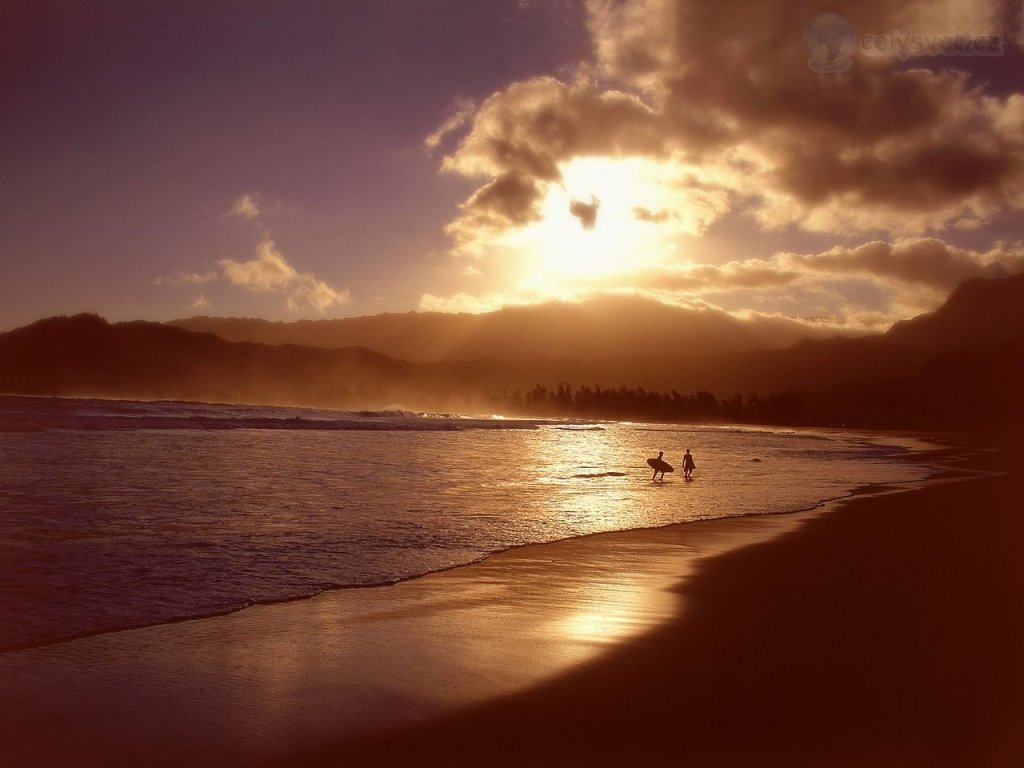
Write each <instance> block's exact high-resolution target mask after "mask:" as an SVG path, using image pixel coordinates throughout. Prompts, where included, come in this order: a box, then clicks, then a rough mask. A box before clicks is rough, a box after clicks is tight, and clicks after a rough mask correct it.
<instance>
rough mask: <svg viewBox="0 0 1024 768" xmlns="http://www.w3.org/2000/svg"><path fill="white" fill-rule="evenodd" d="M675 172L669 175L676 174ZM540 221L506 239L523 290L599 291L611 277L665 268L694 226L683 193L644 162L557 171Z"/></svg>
mask: <svg viewBox="0 0 1024 768" xmlns="http://www.w3.org/2000/svg"><path fill="white" fill-rule="evenodd" d="M677 170H678V169H673V173H675V172H676V171H677ZM561 172H562V177H563V182H562V183H561V184H552V185H551V186H550V188H549V190H548V193H547V196H546V197H545V199H544V201H543V203H542V205H541V216H542V218H541V220H540V221H538V222H536V223H534V224H531V225H529V226H526V227H523V228H522V229H519V230H516V231H514V232H511V233H509V236H508V240H507V241H506V243H505V244H506V245H507V246H510V247H512V248H515V249H516V250H519V251H520V252H521V253H522V254H523V257H524V259H525V260H526V265H525V266H526V274H527V277H526V281H525V282H526V284H527V285H528V286H529V287H531V288H533V289H536V290H539V291H541V292H544V293H564V292H565V289H566V288H568V287H597V286H595V285H594V284H595V283H596V284H603V283H606V282H608V280H609V279H610V278H612V277H613V276H614V275H615V274H616V273H620V272H628V271H632V270H635V269H640V268H643V267H648V266H653V265H656V264H660V263H664V262H665V261H666V260H667V259H669V258H670V257H671V256H673V255H674V251H675V247H676V245H675V244H676V243H677V242H678V240H677V236H678V234H679V233H680V232H681V231H687V230H690V229H691V228H692V222H690V221H688V220H687V218H688V217H687V212H686V210H685V204H686V195H685V194H683V193H681V192H680V190H679V189H678V188H676V187H674V186H673V184H672V182H671V181H670V178H669V175H668V172H667V169H666V168H665V166H664V165H663V164H660V163H656V162H654V161H652V160H650V159H646V158H607V157H588V158H577V159H575V160H573V161H572V162H569V163H567V164H565V165H564V166H563V167H562V168H561Z"/></svg>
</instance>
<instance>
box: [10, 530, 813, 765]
mask: <svg viewBox="0 0 1024 768" xmlns="http://www.w3.org/2000/svg"><path fill="white" fill-rule="evenodd" d="M800 519H801V517H800V515H782V516H776V517H750V518H744V519H741V520H725V521H711V522H705V523H700V524H696V525H683V526H673V527H670V528H665V529H660V530H654V531H651V530H647V531H625V532H620V533H610V534H598V535H594V536H590V537H586V538H580V539H572V540H567V541H562V542H556V543H552V544H545V545H537V546H530V547H523V548H520V549H514V550H510V551H508V552H503V553H501V554H498V555H495V556H493V557H491V558H489V559H487V560H486V561H484V562H481V563H478V564H475V565H469V566H465V567H461V568H455V569H452V570H448V571H442V572H438V573H434V574H430V575H428V576H425V577H422V578H419V579H414V580H411V581H407V582H402V583H399V584H396V585H393V586H390V587H374V588H368V589H349V590H339V591H333V592H327V593H324V594H321V595H319V596H317V597H315V598H312V599H309V600H300V601H295V602H291V603H285V604H278V605H265V606H256V607H251V608H248V609H246V610H244V611H240V612H238V613H234V614H231V615H228V616H221V617H214V618H206V619H198V620H194V621H186V622H182V623H176V624H164V625H159V626H153V627H147V628H142V629H134V630H127V631H123V632H114V633H109V634H102V635H96V636H93V637H87V638H81V639H77V640H72V641H68V642H63V643H58V644H55V645H51V646H47V647H42V648H36V649H31V650H24V651H18V652H12V653H4V654H0V681H2V687H0V766H4V768H6V766H12V768H14V766H17V768H28V766H40V767H42V766H46V767H47V768H53V767H54V766H76V767H77V766H133V767H134V766H143V765H144V766H147V768H151V767H153V766H180V765H193V766H218V768H223V767H225V766H251V765H257V764H262V763H265V762H268V761H269V762H275V761H277V762H281V763H282V764H285V765H287V764H289V763H290V762H292V761H293V759H295V756H296V755H300V754H303V753H305V752H307V751H308V750H310V749H315V748H323V747H325V746H328V745H331V744H333V743H335V742H337V741H338V740H339V739H354V738H359V737H361V736H365V735H366V734H371V733H379V732H382V731H385V730H388V729H394V728H396V727H409V726H412V725H415V724H417V723H427V722H432V721H433V720H436V719H437V718H440V717H444V716H445V715H448V714H450V713H453V712H455V711H459V710H463V709H466V708H467V707H471V706H473V705H476V704H480V703H482V702H485V701H491V700H494V699H497V698H500V697H502V696H507V695H509V694H512V693H514V692H517V691H523V690H527V689H529V688H531V687H533V686H535V685H538V684H540V683H542V682H543V681H545V680H548V679H552V678H555V677H557V676H559V675H561V674H564V673H565V672H566V671H567V670H570V669H573V668H577V667H579V666H581V665H583V664H586V663H587V662H589V661H593V660H594V659H597V658H599V657H600V656H601V655H602V654H604V653H606V652H607V651H608V650H609V649H610V648H615V647H619V646H620V645H621V644H623V643H627V642H629V641H630V639H631V638H636V637H639V636H642V635H643V634H644V633H646V632H649V631H651V630H653V629H654V628H655V627H657V626H659V625H661V624H662V623H664V622H665V621H668V620H670V619H671V618H672V617H673V616H674V615H675V614H676V612H677V611H678V609H679V595H678V593H677V592H676V587H677V585H678V584H679V581H680V579H681V578H685V577H686V575H687V574H688V573H691V572H692V571H693V570H694V569H695V568H696V567H698V566H699V563H700V562H702V561H703V560H705V559H708V558H711V557H714V556H717V555H720V554H721V553H723V552H726V551H730V550H732V549H735V548H737V547H740V546H743V545H745V544H749V543H752V542H757V541H764V540H766V539H768V538H771V537H773V536H777V535H781V534H782V533H784V532H785V531H788V530H792V529H793V528H794V527H795V526H797V525H798V524H799V520H800Z"/></svg>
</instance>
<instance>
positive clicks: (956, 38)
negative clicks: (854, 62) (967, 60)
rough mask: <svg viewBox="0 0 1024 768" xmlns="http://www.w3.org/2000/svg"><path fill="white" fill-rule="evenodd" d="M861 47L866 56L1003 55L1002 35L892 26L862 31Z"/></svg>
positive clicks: (906, 57)
mask: <svg viewBox="0 0 1024 768" xmlns="http://www.w3.org/2000/svg"><path fill="white" fill-rule="evenodd" d="M860 49H861V51H862V52H863V53H864V54H865V55H866V56H895V57H896V58H898V59H899V60H900V61H906V60H907V59H912V58H914V57H916V56H1002V55H1003V37H1002V35H966V34H964V33H962V32H957V33H955V34H952V35H916V34H915V35H908V34H905V33H903V32H899V31H898V30H893V31H892V32H889V33H887V34H884V35H864V37H862V38H861V39H860Z"/></svg>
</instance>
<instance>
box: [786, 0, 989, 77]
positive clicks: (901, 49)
mask: <svg viewBox="0 0 1024 768" xmlns="http://www.w3.org/2000/svg"><path fill="white" fill-rule="evenodd" d="M1003 43H1004V41H1003V37H1002V35H969V34H965V33H963V32H954V33H952V34H917V33H913V34H908V33H906V32H901V31H899V30H892V31H890V32H886V33H884V34H878V35H863V36H862V37H860V38H858V37H857V36H856V34H854V31H853V24H851V23H850V20H849V19H848V18H846V17H845V16H842V15H840V14H838V13H819V14H818V15H817V16H815V17H814V18H813V19H811V23H810V24H808V25H807V28H806V29H805V30H804V48H805V49H806V50H807V67H808V69H810V70H812V71H813V72H823V73H841V72H846V71H847V70H848V69H849V68H850V67H851V66H852V65H853V54H854V52H859V53H860V54H861V55H862V56H870V57H875V58H882V57H885V58H895V59H899V60H900V61H906V60H907V59H912V58H916V57H920V56H1002V55H1003Z"/></svg>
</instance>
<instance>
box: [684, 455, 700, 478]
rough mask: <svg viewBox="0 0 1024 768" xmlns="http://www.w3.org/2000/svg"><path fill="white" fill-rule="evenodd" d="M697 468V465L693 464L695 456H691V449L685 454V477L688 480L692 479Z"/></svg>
mask: <svg viewBox="0 0 1024 768" xmlns="http://www.w3.org/2000/svg"><path fill="white" fill-rule="evenodd" d="M696 468H697V465H696V464H694V462H693V456H692V455H691V454H690V449H689V448H687V449H686V453H684V454H683V477H685V478H686V479H687V480H689V479H690V475H691V474H693V470H695V469H696Z"/></svg>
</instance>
